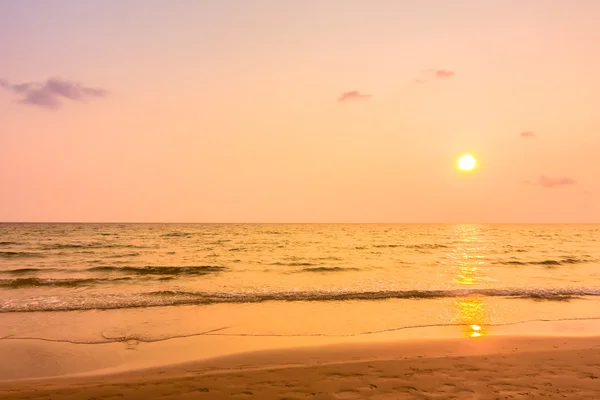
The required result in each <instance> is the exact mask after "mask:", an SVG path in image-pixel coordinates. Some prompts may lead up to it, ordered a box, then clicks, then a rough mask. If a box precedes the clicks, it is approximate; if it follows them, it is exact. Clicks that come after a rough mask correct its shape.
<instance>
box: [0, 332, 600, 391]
mask: <svg viewBox="0 0 600 400" xmlns="http://www.w3.org/2000/svg"><path fill="white" fill-rule="evenodd" d="M2 362H10V360H7V359H6V358H5V359H3V360H2ZM538 398H539V399H564V398H570V399H600V338H597V337H579V338H577V337H570V338H560V337H481V338H462V339H447V340H426V341H424V340H421V341H418V340H417V341H415V340H413V341H401V342H395V343H352V344H339V345H329V346H321V347H311V348H296V349H288V350H272V351H263V352H254V353H246V354H238V355H234V356H227V357H221V358H214V359H211V360H205V361H200V362H193V363H192V362H190V363H186V364H178V365H171V366H168V367H159V368H152V369H145V370H138V371H129V372H126V373H119V374H112V375H106V374H105V375H96V376H80V377H71V378H52V379H41V380H20V381H12V382H8V381H5V382H0V399H52V400H67V399H86V400H88V399H95V400H101V399H106V400H108V399H165V400H166V399H278V400H282V399H315V400H317V399H538Z"/></svg>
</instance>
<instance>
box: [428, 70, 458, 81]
mask: <svg viewBox="0 0 600 400" xmlns="http://www.w3.org/2000/svg"><path fill="white" fill-rule="evenodd" d="M433 72H434V73H435V77H436V78H440V79H445V78H452V77H453V76H454V75H456V72H454V71H450V70H447V69H436V70H433Z"/></svg>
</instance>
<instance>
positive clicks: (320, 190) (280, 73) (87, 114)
mask: <svg viewBox="0 0 600 400" xmlns="http://www.w3.org/2000/svg"><path fill="white" fill-rule="evenodd" d="M599 20H600V1H597V0H573V1H567V0H503V1H496V0H494V1H492V0H455V1H446V0H404V1H402V0H373V1H364V0H328V1H322V0H303V1H296V0H294V1H292V0H252V1H245V0H219V1H208V0H204V1H203V0H188V1H183V0H171V1H162V0H160V1H159V0H127V1H122V0H83V1H82V0H46V1H44V2H40V1H36V0H19V1H14V0H13V1H11V0H0V188H1V189H0V221H5V222H27V221H36V222H376V223H384V222H390V223H392V222H393V223H400V222H407V223H412V222H444V223H446V222H447V223H495V222H498V223H534V222H536V223H538V222H539V223H571V222H573V223H588V222H600V158H599V156H598V155H599V154H600V112H598V110H599V109H600V74H599V72H598V71H600V52H599V51H598V43H600V29H599V28H598V26H597V21H599ZM463 153H471V154H473V155H474V156H475V157H476V158H477V160H478V163H479V164H478V165H479V167H478V169H477V170H476V171H474V172H471V173H464V172H461V171H458V170H457V168H456V160H457V159H458V157H459V156H460V155H461V154H463Z"/></svg>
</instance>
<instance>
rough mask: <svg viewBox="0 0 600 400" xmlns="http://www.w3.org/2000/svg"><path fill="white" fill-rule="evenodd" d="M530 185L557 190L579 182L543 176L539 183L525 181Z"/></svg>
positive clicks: (571, 179)
mask: <svg viewBox="0 0 600 400" xmlns="http://www.w3.org/2000/svg"><path fill="white" fill-rule="evenodd" d="M525 183H526V184H528V185H533V186H541V187H544V188H555V187H559V186H569V185H575V184H577V181H576V180H575V179H573V178H568V177H563V178H550V177H548V176H545V175H542V176H540V177H539V178H538V180H537V181H533V182H532V181H525Z"/></svg>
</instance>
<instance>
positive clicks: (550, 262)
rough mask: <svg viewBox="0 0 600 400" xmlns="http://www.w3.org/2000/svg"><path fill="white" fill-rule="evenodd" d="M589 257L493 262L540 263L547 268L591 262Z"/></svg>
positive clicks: (514, 263)
mask: <svg viewBox="0 0 600 400" xmlns="http://www.w3.org/2000/svg"><path fill="white" fill-rule="evenodd" d="M592 261H593V260H591V259H582V258H572V257H565V258H561V259H557V260H554V259H550V260H541V261H519V260H509V261H497V262H495V264H503V265H542V266H545V267H548V268H552V267H556V266H559V265H565V264H585V263H589V262H592Z"/></svg>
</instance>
